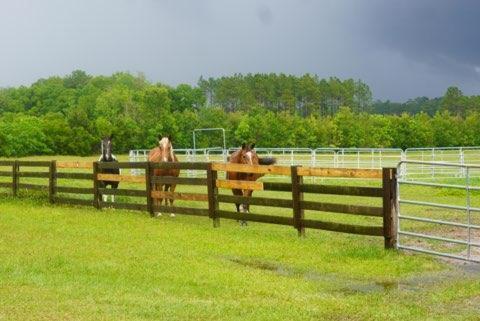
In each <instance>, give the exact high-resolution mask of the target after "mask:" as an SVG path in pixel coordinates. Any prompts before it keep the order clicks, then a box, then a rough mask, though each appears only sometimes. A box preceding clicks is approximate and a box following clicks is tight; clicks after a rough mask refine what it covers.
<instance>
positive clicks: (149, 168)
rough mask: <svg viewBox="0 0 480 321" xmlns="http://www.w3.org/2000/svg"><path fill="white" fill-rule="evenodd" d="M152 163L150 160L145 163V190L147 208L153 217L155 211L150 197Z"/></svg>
mask: <svg viewBox="0 0 480 321" xmlns="http://www.w3.org/2000/svg"><path fill="white" fill-rule="evenodd" d="M152 175H153V171H152V165H151V163H150V162H146V164H145V190H146V192H147V210H148V213H150V216H151V217H155V211H154V209H153V199H152Z"/></svg>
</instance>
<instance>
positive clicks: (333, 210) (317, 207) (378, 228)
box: [0, 160, 397, 248]
mask: <svg viewBox="0 0 480 321" xmlns="http://www.w3.org/2000/svg"><path fill="white" fill-rule="evenodd" d="M112 168H115V169H119V170H121V174H105V173H103V172H102V171H104V170H105V169H112ZM157 168H158V169H179V170H181V171H184V172H191V171H196V172H203V173H202V175H198V176H201V177H185V176H183V175H181V176H180V177H172V176H154V175H153V171H154V169H157ZM139 170H141V172H142V173H144V175H132V172H134V171H137V173H138V171H139ZM226 172H243V173H257V174H264V175H266V176H267V177H268V175H275V176H282V177H284V178H285V180H284V181H283V182H276V181H275V182H268V181H241V180H227V179H225V177H226V175H225V174H226ZM0 176H3V177H4V178H5V177H6V178H8V177H11V181H3V182H0V187H1V188H7V189H11V192H12V194H13V195H14V196H17V195H18V193H19V190H22V191H24V190H26V191H29V190H44V191H48V198H49V201H50V203H52V204H54V203H59V204H73V205H84V206H94V207H96V208H98V209H101V208H104V207H113V208H119V209H128V210H139V211H146V212H148V213H150V215H151V216H152V217H154V216H155V213H156V212H167V213H175V214H184V215H194V216H203V217H206V218H210V219H211V220H212V221H213V225H214V226H215V227H218V226H219V224H220V220H221V219H233V220H246V221H248V222H261V223H270V224H279V225H286V226H291V227H293V228H295V229H296V230H297V231H298V234H299V235H305V229H320V230H327V231H332V232H342V233H351V234H359V235H368V236H378V237H383V238H384V241H385V242H384V244H385V248H394V247H395V246H396V221H397V218H396V188H397V178H396V176H397V175H396V169H395V168H383V169H345V168H320V167H303V166H273V165H268V166H262V165H240V164H226V163H190V162H178V163H152V162H118V163H112V162H110V163H100V162H93V163H92V162H60V161H58V162H57V161H18V160H16V161H0ZM305 177H316V178H339V179H341V178H351V179H355V180H359V181H361V182H364V180H365V179H369V180H373V181H376V182H377V183H379V184H378V185H379V186H377V187H372V186H346V185H341V184H337V185H326V184H322V183H320V184H318V183H307V181H308V182H311V181H312V182H313V180H305V181H304V178H305ZM25 178H30V179H35V180H36V183H35V184H33V183H28V184H27V183H24V182H22V180H23V179H25ZM106 180H108V181H117V182H119V183H120V186H119V188H118V189H106V188H100V184H99V182H101V181H106ZM37 181H38V182H37ZM76 182H82V184H77V183H76ZM86 183H88V185H86ZM155 183H161V184H176V185H177V186H186V190H185V191H180V192H165V191H155V190H154V189H153V185H154V184H155ZM366 185H367V184H366ZM87 186H89V187H87ZM191 187H194V188H192V189H190V190H189V188H191ZM199 188H200V189H201V190H202V191H203V192H202V193H199V192H198V191H199ZM232 189H249V190H254V191H272V192H273V193H275V194H277V193H279V194H282V195H283V196H285V197H283V198H277V197H263V196H261V197H260V196H255V194H254V195H253V196H252V197H244V196H234V195H231V192H230V191H231V190H232ZM192 191H193V192H192ZM222 192H223V193H222ZM229 192H230V194H229ZM79 195H82V196H83V198H78V197H75V196H79ZM101 195H119V196H128V199H129V200H130V199H132V198H133V199H137V200H138V202H133V201H129V202H121V201H120V202H115V203H112V202H104V201H103V199H102V197H101ZM312 195H337V196H341V197H342V199H343V198H348V197H360V198H374V199H376V200H378V201H379V204H381V206H370V205H358V204H346V203H343V204H342V203H333V202H328V201H327V202H326V201H318V200H317V199H315V200H312V197H310V196H312ZM154 199H174V200H180V201H186V203H187V206H184V205H181V206H173V207H170V206H165V205H161V204H160V205H155V202H154ZM235 203H240V204H250V205H256V206H258V208H261V207H271V208H276V209H278V210H279V212H280V210H282V211H285V210H286V209H287V210H288V211H289V213H290V215H267V214H265V213H261V211H260V212H258V213H243V212H235V211H230V210H226V209H225V208H226V207H225V205H226V204H227V205H228V204H229V205H232V207H231V208H232V209H233V204H235ZM191 204H193V205H191ZM306 211H309V212H324V213H329V215H330V216H329V218H332V219H333V220H334V219H335V218H337V217H340V216H341V215H344V214H348V215H351V216H357V217H359V216H361V217H370V218H371V219H372V220H373V221H372V222H374V223H375V225H364V224H345V223H339V222H335V221H332V220H330V219H329V220H321V219H317V218H309V217H306V216H305V212H306ZM337 215H338V216H337Z"/></svg>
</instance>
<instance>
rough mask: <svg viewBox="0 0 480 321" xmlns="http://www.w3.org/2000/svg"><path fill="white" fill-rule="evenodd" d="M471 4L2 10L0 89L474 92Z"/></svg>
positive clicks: (152, 0) (477, 26)
mask: <svg viewBox="0 0 480 321" xmlns="http://www.w3.org/2000/svg"><path fill="white" fill-rule="evenodd" d="M478 17H480V1H476V0H403V1H402V0H397V1H392V0H383V1H381V0H318V1H315V0H257V1H255V0H238V1H233V0H231V1H229V0H203V1H202V0H171V1H168V0H14V1H13V0H0V87H6V86H17V85H21V84H26V85H28V84H30V83H32V82H34V81H35V80H37V79H38V78H42V77H48V76H51V75H65V74H68V73H70V72H71V71H72V70H75V69H82V70H85V71H86V72H88V73H90V74H93V75H98V74H105V75H109V74H111V73H113V72H116V71H130V72H132V73H136V72H143V73H144V74H145V75H146V76H147V78H148V79H149V80H150V81H154V82H157V81H161V82H163V83H167V84H170V85H176V84H179V83H190V84H195V83H196V82H197V80H198V78H199V77H200V76H201V75H203V76H204V77H210V76H213V77H217V76H221V75H231V74H233V73H237V72H239V73H248V72H252V73H255V72H277V73H279V72H283V73H290V74H296V75H300V74H303V73H312V74H317V75H319V76H320V77H330V76H337V77H340V78H354V79H362V80H363V81H365V82H366V83H367V84H368V85H369V86H370V88H371V89H372V91H373V94H374V97H375V98H380V99H390V100H394V101H403V100H406V99H408V98H412V97H416V96H429V97H435V96H441V95H443V93H444V92H445V90H446V88H447V87H448V86H451V85H456V86H458V87H460V88H461V89H462V90H463V91H464V92H465V93H467V94H480V41H479V40H480V31H479V30H480V19H479V18H478Z"/></svg>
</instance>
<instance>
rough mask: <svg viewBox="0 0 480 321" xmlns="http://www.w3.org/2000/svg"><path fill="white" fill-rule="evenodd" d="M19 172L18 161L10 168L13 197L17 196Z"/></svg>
mask: <svg viewBox="0 0 480 321" xmlns="http://www.w3.org/2000/svg"><path fill="white" fill-rule="evenodd" d="M19 170H20V166H18V160H15V161H14V162H13V166H12V194H13V196H17V193H18V179H19V176H18V172H19Z"/></svg>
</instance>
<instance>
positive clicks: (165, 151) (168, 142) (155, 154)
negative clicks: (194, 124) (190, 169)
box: [148, 136, 180, 217]
mask: <svg viewBox="0 0 480 321" xmlns="http://www.w3.org/2000/svg"><path fill="white" fill-rule="evenodd" d="M148 161H149V162H155V163H161V162H178V158H177V156H175V153H174V152H173V146H172V139H171V137H170V136H168V137H162V136H159V137H158V146H157V147H155V148H154V149H152V150H151V151H150V152H149V153H148ZM179 174H180V170H179V169H159V168H156V169H154V170H153V175H154V176H173V177H178V175H179ZM163 186H165V188H164V189H163V190H164V191H165V192H172V193H173V192H175V187H176V185H175V184H161V183H154V185H153V190H154V191H162V188H163ZM168 200H169V199H168V198H165V206H168ZM162 202H163V199H162V198H160V199H158V198H155V199H154V203H153V204H154V205H155V206H158V205H162ZM170 206H173V198H170ZM161 215H162V213H160V212H159V213H158V214H157V216H161ZM170 216H171V217H174V216H175V214H173V213H171V214H170Z"/></svg>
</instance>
